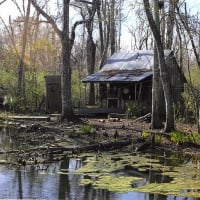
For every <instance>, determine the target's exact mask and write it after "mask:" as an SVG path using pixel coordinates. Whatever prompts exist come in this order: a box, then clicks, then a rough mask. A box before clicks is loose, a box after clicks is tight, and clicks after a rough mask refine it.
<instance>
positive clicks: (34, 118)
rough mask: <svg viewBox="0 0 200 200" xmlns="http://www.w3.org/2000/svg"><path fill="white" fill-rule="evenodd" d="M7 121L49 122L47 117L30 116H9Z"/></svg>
mask: <svg viewBox="0 0 200 200" xmlns="http://www.w3.org/2000/svg"><path fill="white" fill-rule="evenodd" d="M8 119H13V120H41V121H49V120H50V117H49V116H31V115H10V116H8Z"/></svg>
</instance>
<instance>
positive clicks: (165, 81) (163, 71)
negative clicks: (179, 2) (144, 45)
mask: <svg viewBox="0 0 200 200" xmlns="http://www.w3.org/2000/svg"><path fill="white" fill-rule="evenodd" d="M143 2H144V9H145V12H146V15H147V19H148V21H149V25H150V27H151V30H152V32H153V36H154V39H155V42H156V46H157V50H158V58H159V65H160V76H161V81H162V85H163V91H164V97H165V107H166V108H165V109H166V124H165V131H166V132H170V131H172V130H174V112H173V100H172V94H171V89H170V79H169V74H168V72H167V66H166V63H165V56H164V48H163V44H162V40H161V36H160V33H159V31H158V29H157V26H156V23H155V21H154V19H153V15H152V12H151V11H150V4H149V0H143Z"/></svg>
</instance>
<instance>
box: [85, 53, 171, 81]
mask: <svg viewBox="0 0 200 200" xmlns="http://www.w3.org/2000/svg"><path fill="white" fill-rule="evenodd" d="M164 53H165V57H168V56H169V54H170V53H171V50H165V52H164ZM153 60H154V59H153V50H146V51H142V50H141V51H134V52H133V51H122V50H121V51H119V52H116V53H114V54H113V55H112V56H111V57H110V58H109V59H108V60H107V62H106V64H105V65H104V66H103V68H102V69H101V70H100V71H98V72H96V73H94V74H91V75H89V76H87V77H86V78H84V79H83V80H82V82H139V81H142V80H143V79H146V78H147V77H150V76H152V74H153V72H152V66H153Z"/></svg>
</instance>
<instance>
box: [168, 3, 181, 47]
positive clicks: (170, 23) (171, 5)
mask: <svg viewBox="0 0 200 200" xmlns="http://www.w3.org/2000/svg"><path fill="white" fill-rule="evenodd" d="M177 2H178V1H174V0H169V15H168V17H167V34H166V39H167V41H166V48H167V49H171V48H172V44H173V33H174V32H173V30H174V26H175V4H177Z"/></svg>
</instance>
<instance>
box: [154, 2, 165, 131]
mask: <svg viewBox="0 0 200 200" xmlns="http://www.w3.org/2000/svg"><path fill="white" fill-rule="evenodd" d="M159 10H160V9H159V5H158V0H154V20H155V25H156V26H157V29H158V32H160V18H159ZM162 94H163V90H162V83H161V81H160V72H159V58H158V51H157V48H156V44H154V66H153V83H152V117H151V128H152V129H154V128H155V129H157V128H158V129H159V128H163V125H162V117H161V110H162V109H161V106H162V105H161V101H162V100H163V95H162Z"/></svg>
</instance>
